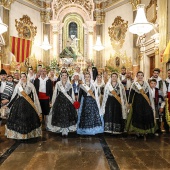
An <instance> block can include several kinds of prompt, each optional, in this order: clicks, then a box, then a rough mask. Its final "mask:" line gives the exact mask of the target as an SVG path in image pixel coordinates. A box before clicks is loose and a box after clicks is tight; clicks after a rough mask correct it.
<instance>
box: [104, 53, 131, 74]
mask: <svg viewBox="0 0 170 170" xmlns="http://www.w3.org/2000/svg"><path fill="white" fill-rule="evenodd" d="M122 67H126V69H127V70H129V71H132V60H131V57H129V56H127V55H126V52H125V53H124V54H122V53H120V52H116V53H115V54H114V55H112V54H111V55H110V59H109V60H107V61H106V69H108V70H110V71H111V72H112V71H116V72H121V68H122Z"/></svg>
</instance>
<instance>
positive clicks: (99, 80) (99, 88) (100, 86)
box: [94, 73, 105, 108]
mask: <svg viewBox="0 0 170 170" xmlns="http://www.w3.org/2000/svg"><path fill="white" fill-rule="evenodd" d="M94 86H95V88H96V92H97V95H98V98H99V103H98V105H99V106H98V107H99V108H101V105H102V101H103V94H104V87H105V83H104V80H103V77H102V74H100V73H98V75H97V77H96V80H95V82H94Z"/></svg>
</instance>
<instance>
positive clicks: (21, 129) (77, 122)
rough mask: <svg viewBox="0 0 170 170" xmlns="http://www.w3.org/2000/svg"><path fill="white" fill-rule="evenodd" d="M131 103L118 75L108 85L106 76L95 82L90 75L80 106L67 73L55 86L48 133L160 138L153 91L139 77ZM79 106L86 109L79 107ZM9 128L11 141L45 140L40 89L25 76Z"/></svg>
mask: <svg viewBox="0 0 170 170" xmlns="http://www.w3.org/2000/svg"><path fill="white" fill-rule="evenodd" d="M136 78H137V81H135V82H134V83H133V84H132V86H131V90H130V93H129V99H128V100H127V98H126V92H125V88H124V86H123V84H122V83H121V82H120V80H119V76H118V74H117V73H112V74H111V76H110V79H109V80H108V82H107V83H106V84H105V83H104V81H103V78H102V75H101V74H98V75H97V78H96V80H95V82H93V81H92V80H91V74H90V73H89V72H86V73H85V74H84V82H82V83H81V84H80V89H79V93H78V101H75V96H74V92H73V86H72V84H71V82H70V80H69V75H68V73H67V72H62V73H61V79H60V81H58V82H57V83H56V85H55V88H54V91H53V97H52V103H51V109H50V113H49V115H48V116H47V119H46V130H48V131H51V132H56V133H62V135H63V136H67V135H68V133H69V132H75V131H77V134H79V135H95V134H99V133H103V132H107V133H112V134H120V133H122V132H135V133H138V134H147V133H154V132H155V127H156V124H155V117H154V114H155V111H154V104H153V99H152V97H151V92H150V87H149V85H148V83H147V82H145V81H144V80H143V78H144V74H143V72H141V71H139V72H138V73H137V75H136ZM75 102H77V103H78V102H79V103H80V106H79V108H78V107H75ZM7 107H8V108H10V113H9V117H8V120H7V124H6V135H7V137H8V138H15V139H28V138H34V137H39V136H41V133H42V132H41V122H40V118H41V112H42V111H41V107H40V103H39V100H38V97H37V94H36V90H35V87H34V85H33V84H32V83H31V82H29V81H27V75H26V74H25V73H22V74H21V79H20V82H19V83H18V84H17V85H16V87H15V90H14V93H13V96H12V98H11V101H10V103H9V104H8V105H7Z"/></svg>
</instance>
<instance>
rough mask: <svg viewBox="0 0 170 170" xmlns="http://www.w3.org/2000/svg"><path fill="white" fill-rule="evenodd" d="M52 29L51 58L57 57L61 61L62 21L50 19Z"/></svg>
mask: <svg viewBox="0 0 170 170" xmlns="http://www.w3.org/2000/svg"><path fill="white" fill-rule="evenodd" d="M50 23H51V26H52V30H51V40H52V42H51V44H52V50H51V59H57V61H58V62H59V54H60V53H59V29H60V28H59V27H60V26H59V24H60V21H50Z"/></svg>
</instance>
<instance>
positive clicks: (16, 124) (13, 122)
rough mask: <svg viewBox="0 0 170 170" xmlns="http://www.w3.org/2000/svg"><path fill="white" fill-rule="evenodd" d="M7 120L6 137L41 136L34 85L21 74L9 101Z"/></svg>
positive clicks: (38, 105)
mask: <svg viewBox="0 0 170 170" xmlns="http://www.w3.org/2000/svg"><path fill="white" fill-rule="evenodd" d="M7 107H8V108H10V113H9V118H8V119H7V124H6V136H7V138H13V139H29V138H36V137H39V136H41V134H42V131H41V123H40V118H39V116H41V114H40V113H42V111H41V107H40V103H39V100H38V97H37V93H36V90H35V87H34V85H33V84H32V83H31V82H29V81H27V76H26V74H25V73H22V74H21V79H20V81H19V83H18V84H17V85H16V86H15V89H14V93H13V95H12V98H11V101H10V103H9V104H8V106H7Z"/></svg>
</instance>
